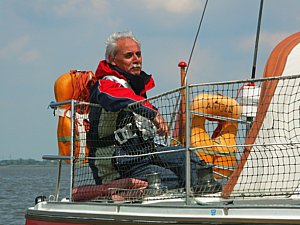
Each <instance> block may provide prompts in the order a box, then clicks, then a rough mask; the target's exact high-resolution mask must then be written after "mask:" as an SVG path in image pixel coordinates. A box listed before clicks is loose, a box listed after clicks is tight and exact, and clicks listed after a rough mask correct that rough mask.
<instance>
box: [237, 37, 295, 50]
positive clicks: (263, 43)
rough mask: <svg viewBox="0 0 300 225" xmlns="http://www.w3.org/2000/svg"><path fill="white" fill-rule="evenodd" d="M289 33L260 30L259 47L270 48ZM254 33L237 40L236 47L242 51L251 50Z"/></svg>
mask: <svg viewBox="0 0 300 225" xmlns="http://www.w3.org/2000/svg"><path fill="white" fill-rule="evenodd" d="M289 35H291V34H290V33H287V32H279V33H271V32H262V33H261V34H260V37H259V48H263V49H270V48H274V47H275V46H276V45H277V44H278V43H279V42H280V41H282V40H283V39H284V38H286V37H288V36H289ZM255 38H256V37H255V35H251V36H248V37H244V38H242V39H241V40H240V41H239V44H238V47H239V48H240V49H242V50H243V51H245V52H247V51H253V48H254V42H255Z"/></svg>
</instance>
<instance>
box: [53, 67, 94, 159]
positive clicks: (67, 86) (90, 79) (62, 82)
mask: <svg viewBox="0 0 300 225" xmlns="http://www.w3.org/2000/svg"><path fill="white" fill-rule="evenodd" d="M94 83H95V75H94V73H93V72H91V71H77V70H71V71H70V73H66V74H63V75H61V76H60V77H59V78H58V79H57V80H56V81H55V84H54V94H55V99H56V101H57V102H62V101H67V100H71V99H74V100H78V101H85V102H88V101H89V90H90V88H91V86H92V85H93V84H94ZM70 109H71V106H70V105H61V106H59V107H58V108H57V109H56V110H55V114H56V115H58V116H59V119H58V126H57V141H58V149H59V154H60V155H63V156H70V149H71V145H70V140H71V113H70ZM88 110H89V109H88V107H87V106H86V105H85V106H79V107H78V108H76V121H75V129H76V140H75V148H74V150H75V151H74V154H73V155H74V156H75V157H76V159H78V158H83V159H85V157H86V156H88V154H89V149H88V147H87V145H86V132H87V129H88V125H89V122H88ZM86 161H87V160H85V162H86ZM66 162H68V163H69V160H66Z"/></svg>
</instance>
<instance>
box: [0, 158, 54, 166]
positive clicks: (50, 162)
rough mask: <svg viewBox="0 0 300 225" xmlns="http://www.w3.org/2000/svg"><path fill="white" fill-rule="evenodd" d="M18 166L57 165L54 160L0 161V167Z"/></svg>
mask: <svg viewBox="0 0 300 225" xmlns="http://www.w3.org/2000/svg"><path fill="white" fill-rule="evenodd" d="M11 165H13V166H20V165H57V161H55V160H42V161H39V160H35V159H7V160H0V166H11Z"/></svg>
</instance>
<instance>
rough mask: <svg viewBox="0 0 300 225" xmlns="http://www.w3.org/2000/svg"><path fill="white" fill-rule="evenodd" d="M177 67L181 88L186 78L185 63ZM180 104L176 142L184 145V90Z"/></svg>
mask: <svg viewBox="0 0 300 225" xmlns="http://www.w3.org/2000/svg"><path fill="white" fill-rule="evenodd" d="M178 67H180V82H181V87H185V86H186V77H185V69H186V67H187V64H186V63H185V62H179V63H178ZM180 94H181V103H180V109H179V113H180V114H179V130H178V131H179V132H178V140H179V141H180V142H181V143H182V145H185V133H186V132H185V128H186V124H185V120H186V118H185V114H186V110H185V108H186V106H185V104H186V101H185V96H186V92H185V90H184V89H182V91H181V93H180Z"/></svg>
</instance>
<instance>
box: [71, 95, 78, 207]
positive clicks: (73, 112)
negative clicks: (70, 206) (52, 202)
mask: <svg viewBox="0 0 300 225" xmlns="http://www.w3.org/2000/svg"><path fill="white" fill-rule="evenodd" d="M75 102H76V101H75V100H72V101H71V138H70V147H71V149H70V167H71V171H70V194H69V195H70V196H69V198H70V202H72V189H73V171H74V150H75V144H76V129H75V122H76V110H75Z"/></svg>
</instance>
